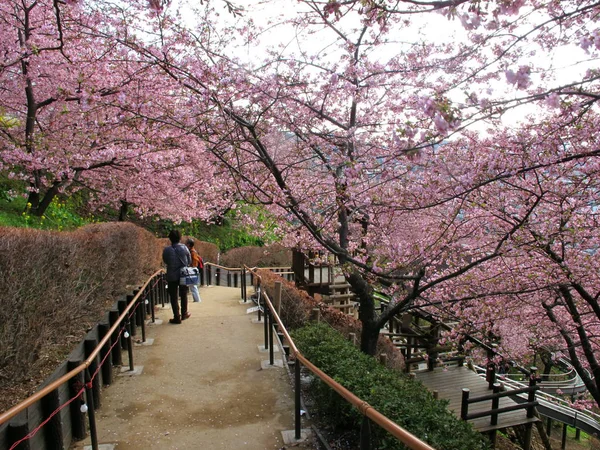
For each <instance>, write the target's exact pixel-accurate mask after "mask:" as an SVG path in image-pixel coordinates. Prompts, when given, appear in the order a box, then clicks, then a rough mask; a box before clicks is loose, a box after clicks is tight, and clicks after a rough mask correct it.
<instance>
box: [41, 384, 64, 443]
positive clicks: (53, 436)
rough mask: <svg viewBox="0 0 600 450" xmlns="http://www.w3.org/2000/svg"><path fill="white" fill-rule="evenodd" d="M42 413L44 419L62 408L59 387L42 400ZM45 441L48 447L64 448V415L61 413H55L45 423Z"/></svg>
mask: <svg viewBox="0 0 600 450" xmlns="http://www.w3.org/2000/svg"><path fill="white" fill-rule="evenodd" d="M40 404H41V406H42V414H43V416H44V420H46V419H48V418H50V416H51V415H52V414H54V412H55V411H57V410H58V409H59V408H60V396H59V394H58V389H54V390H53V391H52V392H50V393H48V394H47V395H46V396H45V397H44V398H43V399H42V400H41V403H40ZM44 442H45V443H46V448H47V449H53V450H63V449H64V443H63V429H62V417H61V415H60V414H54V416H52V417H51V418H50V419H49V420H48V422H47V423H46V425H44Z"/></svg>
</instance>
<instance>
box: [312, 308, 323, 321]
mask: <svg viewBox="0 0 600 450" xmlns="http://www.w3.org/2000/svg"><path fill="white" fill-rule="evenodd" d="M311 320H312V321H313V322H317V323H319V322H321V310H320V309H319V308H313V310H312V315H311Z"/></svg>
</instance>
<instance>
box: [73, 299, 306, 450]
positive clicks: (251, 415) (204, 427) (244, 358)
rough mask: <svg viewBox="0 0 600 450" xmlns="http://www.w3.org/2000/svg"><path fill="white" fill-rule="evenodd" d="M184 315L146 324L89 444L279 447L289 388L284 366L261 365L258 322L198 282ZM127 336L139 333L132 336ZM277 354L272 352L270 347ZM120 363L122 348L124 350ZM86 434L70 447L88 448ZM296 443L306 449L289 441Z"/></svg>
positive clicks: (288, 425) (287, 424)
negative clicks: (178, 320)
mask: <svg viewBox="0 0 600 450" xmlns="http://www.w3.org/2000/svg"><path fill="white" fill-rule="evenodd" d="M200 295H201V297H202V302H201V303H192V302H190V303H189V305H190V306H189V310H190V312H191V313H192V316H191V317H190V318H189V319H187V320H185V321H184V322H183V323H182V324H181V325H173V324H169V323H168V319H169V318H170V317H172V315H171V308H170V306H167V305H165V307H164V308H161V307H158V310H157V315H156V316H157V318H158V319H161V320H162V321H163V323H162V324H161V325H150V326H148V327H147V330H146V331H147V333H146V337H147V339H154V341H153V344H152V345H136V346H135V348H134V364H135V366H136V367H137V366H143V370H142V374H141V375H139V376H128V375H126V376H118V377H114V383H113V385H111V386H110V387H106V388H104V392H103V395H102V405H101V407H100V409H99V410H98V411H97V412H96V417H97V428H98V442H99V443H100V444H101V448H111V447H108V446H107V447H105V446H104V445H102V444H113V445H114V447H112V448H115V449H117V450H149V449H157V450H158V449H161V450H163V449H209V450H221V449H222V450H226V449H227V450H231V449H252V450H265V449H282V448H285V447H286V446H285V445H284V443H283V438H282V435H281V432H282V431H283V430H293V429H294V395H293V387H292V386H291V384H290V382H289V378H288V375H287V372H286V370H285V369H283V368H281V367H279V368H275V367H274V368H268V369H265V370H262V369H261V361H264V360H268V359H269V355H268V353H264V352H260V351H259V346H260V345H262V344H264V329H263V325H262V324H256V323H252V319H256V313H253V314H246V309H247V308H248V307H250V306H252V304H251V303H247V304H240V301H239V299H240V290H239V289H238V288H226V287H202V288H201V289H200ZM136 338H138V339H141V334H138V336H136ZM275 355H276V356H275V357H276V359H280V358H281V356H280V355H279V353H276V354H275ZM123 358H124V365H125V368H126V369H128V363H127V353H126V352H125V353H124V354H123ZM89 446H90V439H89V437H88V438H87V439H86V440H84V441H81V442H78V443H76V444H75V445H74V446H73V447H72V448H73V449H83V448H86V447H87V448H91V447H89ZM293 448H296V449H309V448H311V449H312V448H313V447H312V446H310V445H309V444H306V446H298V445H294V446H293Z"/></svg>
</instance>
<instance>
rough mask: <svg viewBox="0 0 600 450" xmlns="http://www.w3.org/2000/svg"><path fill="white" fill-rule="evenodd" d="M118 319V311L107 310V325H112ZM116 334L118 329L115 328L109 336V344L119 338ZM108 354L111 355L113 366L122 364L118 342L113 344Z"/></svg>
mask: <svg viewBox="0 0 600 450" xmlns="http://www.w3.org/2000/svg"><path fill="white" fill-rule="evenodd" d="M118 319H119V311H115V310H112V311H109V312H108V325H109V327H112V326H113V325H114V324H115V323H117V320H118ZM118 336H119V329H118V328H117V329H116V330H115V332H114V333H113V335H112V336H111V338H110V341H111V345H112V343H115V342H116V341H117V340H118V339H119V337H118ZM110 356H111V359H112V363H113V365H114V366H120V365H122V364H123V356H122V355H121V345H120V343H117V344H115V346H114V347H113V349H112V351H111V355H110Z"/></svg>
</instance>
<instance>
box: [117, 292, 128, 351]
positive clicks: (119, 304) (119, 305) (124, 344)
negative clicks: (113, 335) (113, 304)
mask: <svg viewBox="0 0 600 450" xmlns="http://www.w3.org/2000/svg"><path fill="white" fill-rule="evenodd" d="M117 308H118V309H119V316H121V314H123V312H124V311H125V308H127V302H126V301H125V299H120V300H118V301H117ZM121 325H123V322H121ZM124 334H125V333H121V348H122V349H123V350H125V349H127V339H126V338H125V336H123V335H124Z"/></svg>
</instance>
